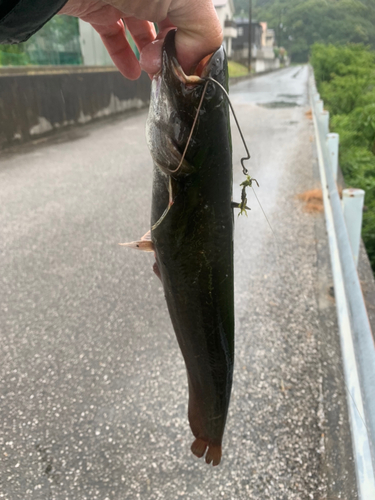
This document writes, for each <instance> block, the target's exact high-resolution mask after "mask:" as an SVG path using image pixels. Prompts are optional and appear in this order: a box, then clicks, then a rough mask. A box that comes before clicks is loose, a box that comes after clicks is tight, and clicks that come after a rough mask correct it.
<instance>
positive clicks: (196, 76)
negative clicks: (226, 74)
mask: <svg viewBox="0 0 375 500" xmlns="http://www.w3.org/2000/svg"><path fill="white" fill-rule="evenodd" d="M175 36H176V30H174V29H173V30H170V31H169V32H168V33H167V36H166V37H165V41H164V45H163V60H164V64H163V71H168V70H169V71H171V72H172V73H173V75H174V76H175V77H176V78H177V79H178V80H179V81H180V82H181V83H183V84H184V85H186V86H188V87H190V86H196V85H202V84H203V83H204V82H205V81H206V80H207V78H215V76H218V73H219V72H220V71H223V70H224V61H225V53H224V49H223V47H219V48H218V49H217V50H216V52H213V53H212V54H209V55H208V56H206V57H204V58H203V59H202V60H201V61H200V62H199V63H198V64H197V65H196V66H195V68H194V71H193V72H192V74H191V75H187V74H186V73H185V72H184V70H183V69H182V67H181V65H180V63H179V62H178V60H177V55H176V46H175Z"/></svg>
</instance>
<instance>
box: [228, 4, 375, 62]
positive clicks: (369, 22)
mask: <svg viewBox="0 0 375 500" xmlns="http://www.w3.org/2000/svg"><path fill="white" fill-rule="evenodd" d="M235 5H236V9H237V11H239V10H240V9H243V8H244V7H245V6H246V5H247V6H248V2H247V1H246V0H235ZM247 8H248V7H247ZM245 12H247V11H246V8H245ZM253 14H254V15H253V17H254V18H255V19H257V20H258V21H267V23H268V27H269V28H273V29H274V30H275V33H276V42H277V44H278V45H279V46H284V47H285V48H287V49H288V53H289V54H290V55H291V57H292V60H294V61H296V62H303V61H307V58H308V54H309V49H310V47H311V46H312V45H313V44H314V43H316V42H320V43H335V44H336V43H338V44H345V43H348V42H349V43H363V44H368V45H370V46H372V47H373V48H374V49H375V29H374V26H375V0H364V1H361V0H253Z"/></svg>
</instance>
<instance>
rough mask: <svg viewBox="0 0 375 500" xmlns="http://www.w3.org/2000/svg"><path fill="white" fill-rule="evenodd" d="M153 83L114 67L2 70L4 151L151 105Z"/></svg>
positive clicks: (0, 106) (0, 95)
mask: <svg viewBox="0 0 375 500" xmlns="http://www.w3.org/2000/svg"><path fill="white" fill-rule="evenodd" d="M150 83H151V82H150V79H149V78H148V76H147V75H146V74H144V73H142V76H141V78H140V79H139V80H136V81H129V80H127V79H126V78H124V77H123V76H122V75H121V74H120V73H119V72H118V70H117V69H116V68H114V67H109V66H108V67H107V66H105V67H102V66H101V67H100V66H99V67H98V66H94V67H87V66H86V67H84V66H44V67H30V66H29V67H19V68H0V149H2V148H5V147H7V146H10V145H15V144H17V143H21V142H26V141H29V140H32V139H36V138H38V137H40V136H43V135H46V134H48V133H51V132H53V131H54V130H56V129H61V128H63V127H67V126H69V125H80V124H84V123H87V122H89V121H91V120H95V119H98V118H102V117H105V116H109V115H111V114H114V113H120V112H124V111H127V110H130V109H137V108H141V107H143V106H146V105H148V102H149V97H150Z"/></svg>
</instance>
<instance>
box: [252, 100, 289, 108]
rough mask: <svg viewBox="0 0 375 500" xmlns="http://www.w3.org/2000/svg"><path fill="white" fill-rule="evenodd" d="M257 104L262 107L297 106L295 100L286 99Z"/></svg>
mask: <svg viewBox="0 0 375 500" xmlns="http://www.w3.org/2000/svg"><path fill="white" fill-rule="evenodd" d="M257 105H258V106H262V107H263V108H295V107H296V106H299V104H298V103H297V102H288V101H273V102H257Z"/></svg>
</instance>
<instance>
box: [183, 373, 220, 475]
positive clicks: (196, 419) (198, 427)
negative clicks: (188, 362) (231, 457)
mask: <svg viewBox="0 0 375 500" xmlns="http://www.w3.org/2000/svg"><path fill="white" fill-rule="evenodd" d="M189 382H190V380H189ZM188 417H189V423H190V428H191V430H192V432H193V434H194V436H195V438H196V439H195V441H194V442H193V444H192V445H191V447H190V449H191V452H192V453H193V454H194V455H195V456H196V457H198V458H202V457H203V456H204V454H205V453H206V457H205V459H206V463H208V464H210V463H211V462H212V465H214V466H215V465H219V463H220V460H221V439H220V438H219V439H217V437H216V438H215V439H212V438H213V433H212V432H210V430H209V429H208V427H207V418H205V417H204V412H202V403H200V402H199V398H197V397H196V395H195V392H194V389H193V387H192V385H191V384H190V383H189V411H188ZM211 431H212V429H211ZM214 434H215V432H214ZM206 450H207V452H206Z"/></svg>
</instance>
